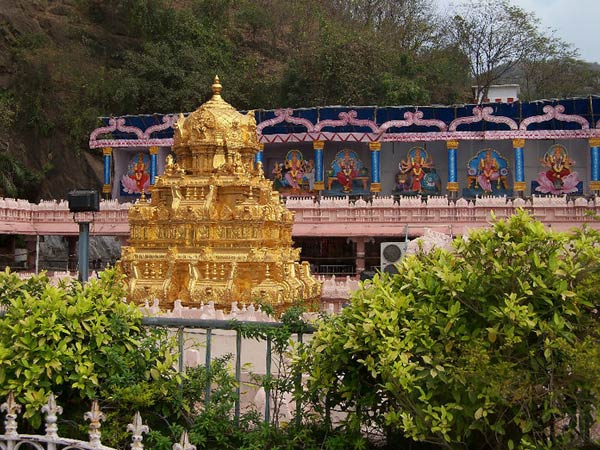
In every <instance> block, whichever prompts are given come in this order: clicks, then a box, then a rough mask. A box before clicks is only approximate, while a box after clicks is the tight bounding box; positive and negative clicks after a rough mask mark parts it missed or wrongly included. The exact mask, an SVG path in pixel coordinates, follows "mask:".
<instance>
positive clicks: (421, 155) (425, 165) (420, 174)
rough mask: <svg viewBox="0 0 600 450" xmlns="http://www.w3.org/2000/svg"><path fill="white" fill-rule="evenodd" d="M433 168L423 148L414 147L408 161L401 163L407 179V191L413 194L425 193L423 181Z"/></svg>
mask: <svg viewBox="0 0 600 450" xmlns="http://www.w3.org/2000/svg"><path fill="white" fill-rule="evenodd" d="M432 167H433V161H432V160H431V158H430V157H429V155H428V154H427V150H425V149H424V148H422V147H413V148H411V149H410V150H408V153H407V155H406V159H403V160H402V161H400V164H399V169H400V172H401V173H403V174H405V175H406V177H407V183H408V186H407V189H406V190H408V191H411V192H418V193H420V192H422V191H423V179H424V178H425V174H426V173H427V171H428V169H431V168H432Z"/></svg>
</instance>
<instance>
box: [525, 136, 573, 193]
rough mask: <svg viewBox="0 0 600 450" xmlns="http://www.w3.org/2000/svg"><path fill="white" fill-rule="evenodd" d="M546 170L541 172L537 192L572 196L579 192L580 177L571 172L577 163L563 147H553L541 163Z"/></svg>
mask: <svg viewBox="0 0 600 450" xmlns="http://www.w3.org/2000/svg"><path fill="white" fill-rule="evenodd" d="M540 162H541V164H542V166H544V167H545V168H546V170H544V171H543V172H540V173H539V175H538V179H537V180H536V181H537V182H538V183H539V186H537V187H536V189H535V190H536V191H538V192H541V193H543V194H570V193H574V192H578V186H577V185H578V184H579V182H580V181H581V180H579V176H578V174H577V172H572V171H571V166H573V165H574V164H575V162H574V161H573V160H572V159H570V158H569V155H568V154H567V150H566V149H565V148H564V147H563V146H562V145H553V146H552V147H550V149H549V150H548V151H547V152H546V153H545V154H544V157H543V158H542V160H541V161H540Z"/></svg>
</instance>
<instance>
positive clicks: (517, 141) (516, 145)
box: [512, 139, 525, 148]
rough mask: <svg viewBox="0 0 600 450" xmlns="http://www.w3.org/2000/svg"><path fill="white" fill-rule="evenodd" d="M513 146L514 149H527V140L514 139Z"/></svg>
mask: <svg viewBox="0 0 600 450" xmlns="http://www.w3.org/2000/svg"><path fill="white" fill-rule="evenodd" d="M512 144H513V148H523V147H525V139H513V140H512Z"/></svg>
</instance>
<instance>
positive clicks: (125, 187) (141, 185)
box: [120, 152, 150, 196]
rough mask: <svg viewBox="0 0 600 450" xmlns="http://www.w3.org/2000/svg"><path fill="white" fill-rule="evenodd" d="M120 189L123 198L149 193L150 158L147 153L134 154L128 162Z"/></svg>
mask: <svg viewBox="0 0 600 450" xmlns="http://www.w3.org/2000/svg"><path fill="white" fill-rule="evenodd" d="M120 188H121V195H124V196H131V195H140V194H141V193H142V192H144V193H146V194H148V193H149V192H150V156H149V155H148V154H147V153H142V152H140V153H136V154H135V155H133V157H132V158H131V159H130V160H129V163H128V164H127V171H126V172H125V173H124V174H123V176H122V177H121V186H120Z"/></svg>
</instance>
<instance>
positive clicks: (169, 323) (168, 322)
mask: <svg viewBox="0 0 600 450" xmlns="http://www.w3.org/2000/svg"><path fill="white" fill-rule="evenodd" d="M142 323H143V324H144V325H146V326H151V327H162V328H167V329H169V330H172V331H174V332H175V333H176V334H177V341H178V353H179V360H178V365H177V367H178V370H179V372H183V371H184V369H185V367H184V350H185V349H184V333H185V331H186V330H189V329H192V330H198V329H200V330H204V332H205V336H206V340H205V359H204V366H205V370H206V371H207V374H209V373H210V365H211V360H212V350H213V330H231V331H235V366H234V372H235V379H236V400H235V410H234V415H235V420H236V422H237V421H239V418H240V409H241V400H240V395H241V382H242V379H241V378H242V337H243V336H242V331H241V329H242V328H243V327H244V326H245V325H247V326H251V327H254V328H256V327H257V326H258V327H263V328H265V329H269V328H282V327H284V326H285V324H283V323H281V322H255V321H232V320H212V319H211V320H205V319H187V318H166V317H144V318H143V319H142ZM314 331H315V330H314V328H313V327H312V326H310V325H306V326H305V327H303V331H302V332H297V333H294V334H295V335H296V339H297V341H298V342H303V339H304V335H305V334H312V333H313V332H314ZM272 352H273V349H272V339H271V338H270V337H267V338H266V353H265V375H266V378H267V379H268V378H270V377H271V376H272ZM294 377H295V389H296V391H297V393H299V392H298V391H299V390H300V389H302V384H301V379H302V378H301V377H302V374H301V373H297V374H294ZM264 390H265V409H264V420H265V422H266V423H269V422H270V421H271V402H270V397H271V392H270V389H269V384H268V383H267V384H266V385H265V386H264ZM204 395H205V402H206V403H208V402H209V400H210V395H211V385H210V383H209V382H207V385H206V392H205V393H204ZM299 397H300V396H299V395H298V396H297V400H296V411H295V420H296V423H298V424H299V423H300V422H301V418H302V417H301V409H302V405H301V400H300V399H299Z"/></svg>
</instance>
